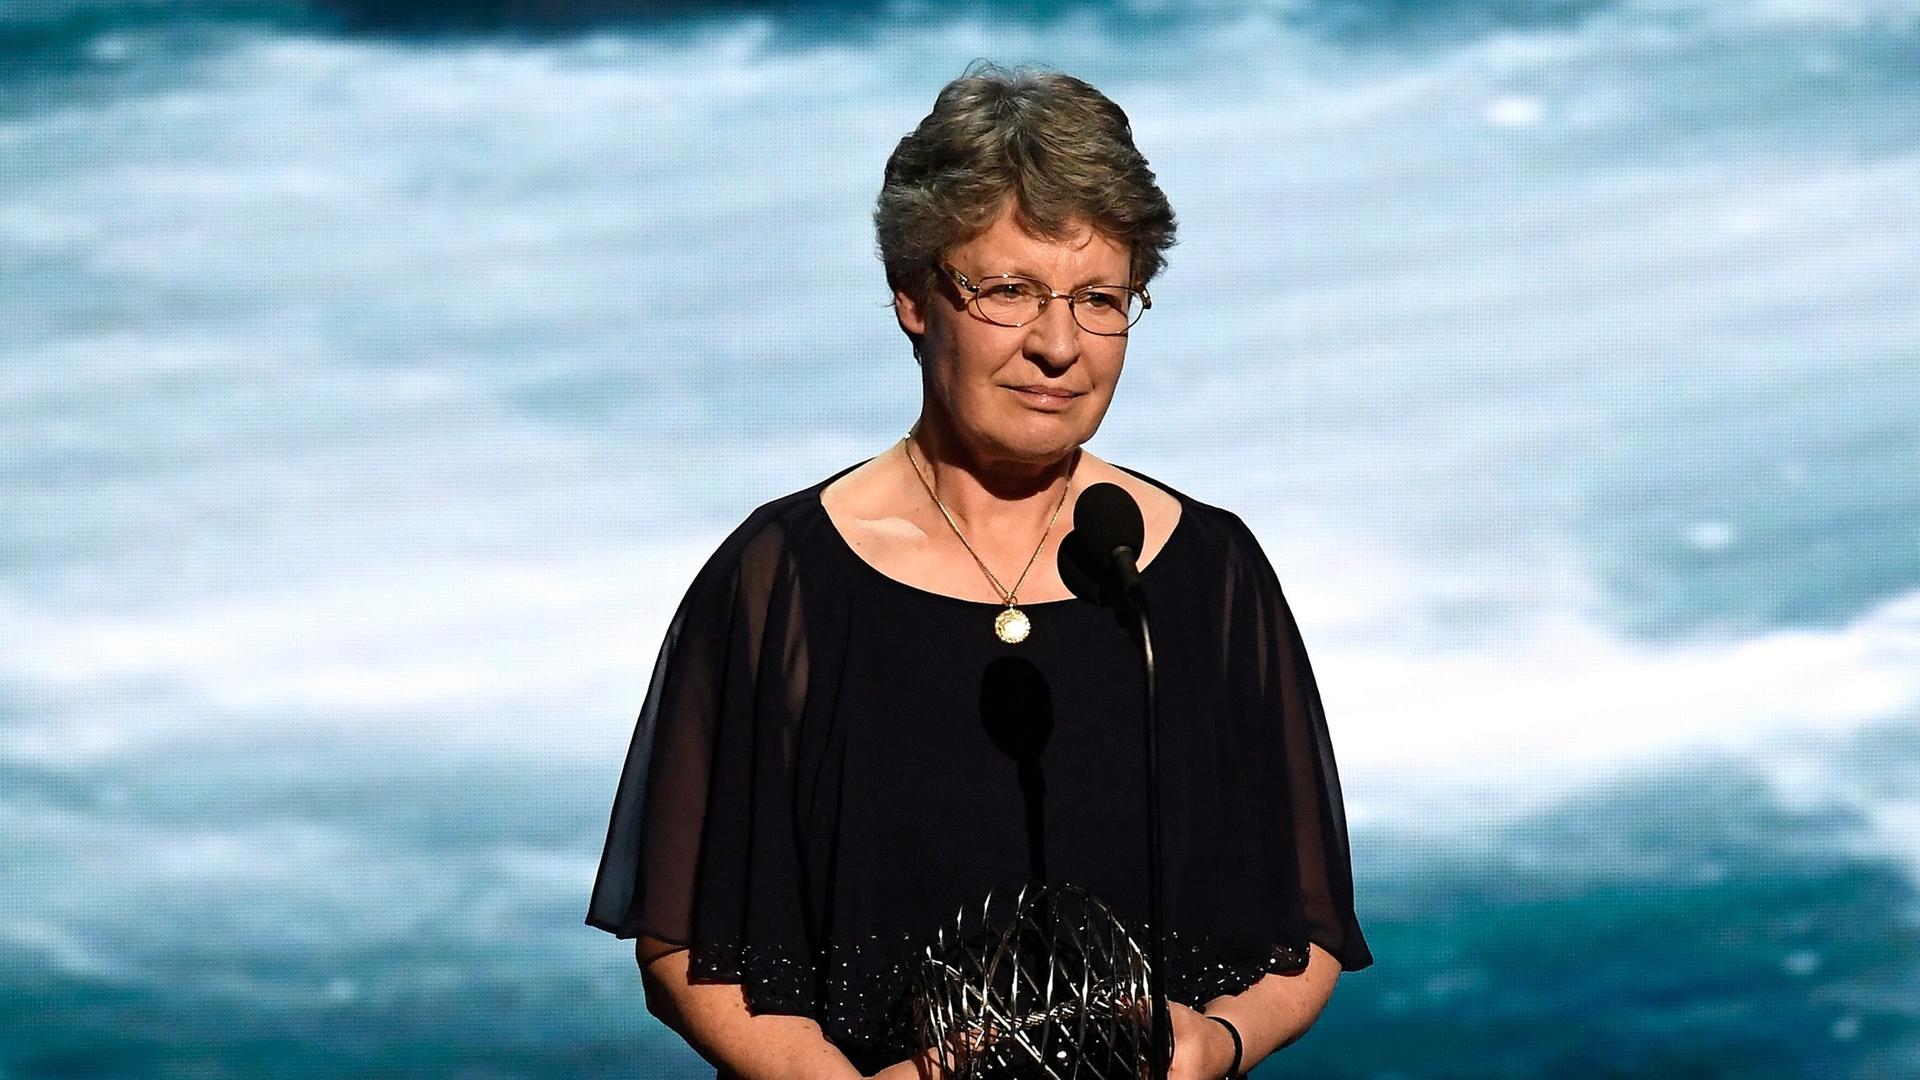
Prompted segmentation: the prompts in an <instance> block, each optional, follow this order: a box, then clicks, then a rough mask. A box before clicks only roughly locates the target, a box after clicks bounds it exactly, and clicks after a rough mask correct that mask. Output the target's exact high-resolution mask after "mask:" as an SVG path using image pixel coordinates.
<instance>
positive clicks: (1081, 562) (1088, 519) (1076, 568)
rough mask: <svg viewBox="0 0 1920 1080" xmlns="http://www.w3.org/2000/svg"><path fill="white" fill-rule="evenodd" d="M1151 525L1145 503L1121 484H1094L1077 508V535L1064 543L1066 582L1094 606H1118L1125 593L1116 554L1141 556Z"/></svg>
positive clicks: (1062, 555)
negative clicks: (1120, 551) (1121, 551)
mask: <svg viewBox="0 0 1920 1080" xmlns="http://www.w3.org/2000/svg"><path fill="white" fill-rule="evenodd" d="M1146 538H1147V526H1146V522H1145V521H1144V520H1143V519H1142V518H1141V516H1140V504H1139V503H1136V502H1134V501H1133V496H1131V495H1129V494H1127V493H1126V490H1125V489H1124V488H1122V487H1120V486H1119V485H1118V484H1094V485H1093V486H1092V487H1089V488H1087V489H1086V490H1084V491H1082V492H1081V493H1080V497H1079V498H1078V499H1076V500H1074V504H1073V531H1072V532H1070V533H1068V534H1067V535H1066V536H1064V537H1062V538H1061V540H1060V554H1059V558H1058V562H1059V566H1060V580H1061V581H1063V582H1065V583H1066V586H1067V588H1069V589H1071V590H1073V595H1075V596H1077V597H1079V598H1080V599H1082V600H1085V601H1087V602H1089V603H1094V604H1101V605H1103V606H1106V607H1114V606H1116V602H1117V600H1118V599H1119V597H1120V595H1121V589H1120V582H1119V575H1118V574H1117V573H1116V572H1115V570H1114V565H1113V551H1114V549H1115V548H1120V547H1124V548H1127V549H1128V550H1130V551H1132V552H1133V553H1134V556H1135V557H1136V558H1138V557H1139V554H1140V545H1142V544H1143V543H1145V542H1146Z"/></svg>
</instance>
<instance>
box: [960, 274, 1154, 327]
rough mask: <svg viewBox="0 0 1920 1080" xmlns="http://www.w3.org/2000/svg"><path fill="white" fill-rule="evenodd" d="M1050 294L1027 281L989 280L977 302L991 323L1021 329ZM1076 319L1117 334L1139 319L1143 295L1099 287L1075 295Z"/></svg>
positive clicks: (982, 288)
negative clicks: (1019, 327)
mask: <svg viewBox="0 0 1920 1080" xmlns="http://www.w3.org/2000/svg"><path fill="white" fill-rule="evenodd" d="M1050 296H1051V293H1050V292H1049V290H1048V289H1047V288H1046V287H1045V286H1044V285H1042V284H1040V283H1039V282H1037V281H1029V280H1027V279H1026V278H1013V277H998V278H988V279H987V280H985V281H983V282H981V283H980V291H979V292H978V293H977V294H975V298H974V299H975V303H976V304H977V305H978V308H979V311H980V314H981V315H982V316H983V317H984V318H986V319H987V321H989V322H995V323H999V324H1000V325H1002V326H1022V325H1025V324H1026V323H1030V322H1032V321H1033V320H1035V319H1037V318H1039V317H1040V312H1041V310H1042V308H1043V306H1044V305H1045V303H1046V301H1047V300H1048V299H1049V298H1050ZM1072 308H1073V318H1074V321H1076V322H1078V323H1079V324H1080V325H1081V326H1082V327H1083V328H1085V329H1087V330H1089V331H1092V332H1093V333H1096V334H1117V333H1119V332H1120V331H1122V330H1125V329H1126V328H1127V327H1129V326H1132V325H1133V324H1134V321H1135V320H1137V319H1138V318H1139V317H1140V312H1141V304H1140V295H1139V294H1138V293H1136V292H1134V291H1133V290H1132V289H1126V288H1122V287H1120V286H1118V285H1096V286H1094V287H1092V288H1088V289H1082V290H1080V291H1079V292H1077V293H1074V294H1073V300H1072Z"/></svg>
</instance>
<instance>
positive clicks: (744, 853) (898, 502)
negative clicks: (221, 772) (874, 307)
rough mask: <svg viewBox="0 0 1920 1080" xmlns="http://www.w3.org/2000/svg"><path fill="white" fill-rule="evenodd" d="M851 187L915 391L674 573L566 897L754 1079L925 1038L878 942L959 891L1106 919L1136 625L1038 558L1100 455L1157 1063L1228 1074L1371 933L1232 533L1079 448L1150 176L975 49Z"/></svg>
mask: <svg viewBox="0 0 1920 1080" xmlns="http://www.w3.org/2000/svg"><path fill="white" fill-rule="evenodd" d="M875 220H876V224H877V226H878V233H879V243H880V251H881V254H882V257H883V259H884V261H885V264H886V272H887V279H888V282H889V284H890V285H891V286H892V289H893V296H894V301H895V304H894V306H895V310H896V313H897V316H898V319H899V323H900V327H901V329H902V330H904V331H905V332H906V335H907V337H908V339H909V340H910V341H911V343H912V347H913V354H914V356H915V357H916V359H917V360H918V361H919V363H920V365H921V375H922V379H921V384H922V389H923V397H922V401H921V408H920V414H919V418H918V419H917V420H916V421H915V423H914V424H913V427H912V429H911V431H910V432H909V433H908V434H907V435H906V436H905V437H904V438H902V439H901V440H900V441H899V442H897V443H895V444H893V445H892V446H889V447H888V448H886V449H885V450H883V451H882V452H880V453H878V454H876V455H875V456H874V457H872V458H871V459H869V460H867V461H864V462H862V463H860V464H858V465H856V466H854V467H851V468H849V469H847V470H844V471H842V472H840V473H838V474H836V475H834V476H832V477H829V478H828V479H826V480H823V481H821V482H819V483H817V484H814V485H813V486H811V487H808V488H806V489H805V490H803V491H798V492H795V493H793V494H791V495H787V496H785V497H782V498H779V499H775V500H774V501H772V502H769V503H767V504H765V505H764V506H762V507H760V508H759V509H758V510H756V511H755V512H754V513H753V514H752V515H751V516H750V517H749V518H748V519H747V520H746V521H745V522H744V523H743V524H742V525H740V527H739V528H738V529H736V530H735V531H734V532H733V534H732V535H731V536H729V537H728V538H727V540H726V541H725V542H724V543H723V544H722V545H721V546H720V548H719V550H718V551H717V552H715V554H714V555H713V557H712V559H711V560H709V561H708V563H707V564H706V566H705V568H704V569H702V570H701V572H700V573H699V574H698V576H697V577H696V578H695V580H694V582H693V584H692V587H691V588H690V589H689V591H688V592H687V595H686V598H685V600H684V601H683V602H682V604H681V606H680V608H679V610H678V612H677V613H676V614H675V616H674V618H673V622H672V625H671V626H670V627H669V629H668V631H667V635H666V640H665V643H664V645H663V646H662V648H661V651H660V657H659V661H658V663H657V665H656V666H655V668H654V672H653V681H652V684H651V686H650V688H649V690H648V693H647V697H646V701H645V703H644V705H643V707H642V710H641V713H640V717H639V722H638V725H637V730H636V733H635V736H634V741H633V746H632V750H631V752H630V756H629V758H628V761H627V765H626V770H625V773H624V774H623V776H622V779H621V784H620V788H619V791H618V793H617V796H616V800H615V804H614V809H613V815H612V821H611V823H610V826H609V830H608V836H607V844H606V849H605V854H604V856H603V858H602V862H601V865H600V871H599V876H598V879H597V880H596V882H595V885H594V891H593V897H592V904H591V908H590V912H589V915H588V917H587V921H588V923H589V924H591V925H593V926H596V927H599V928H601V929H604V930H608V931H610V932H612V933H614V934H616V935H618V936H619V937H622V938H633V939H635V940H636V944H637V956H638V960H639V963H640V965H641V968H642V971H643V981H644V985H645V987H646V994H647V1002H648V1006H649V1008H650V1009H651V1010H652V1011H653V1012H654V1013H655V1015H657V1016H659V1017H660V1018H661V1019H662V1020H663V1021H664V1022H665V1023H666V1024H667V1025H668V1026H670V1027H672V1028H673V1029H674V1030H675V1031H677V1032H679V1033H680V1034H681V1035H682V1036H683V1037H685V1038H686V1040H687V1041H688V1042H689V1043H690V1044H691V1045H692V1046H693V1047H694V1049H696V1050H697V1051H699V1052H700V1053H701V1054H702V1055H703V1056H705V1057H706V1058H707V1059H708V1060H709V1061H711V1062H713V1063H714V1064H715V1065H717V1066H718V1067H719V1069H720V1071H721V1073H722V1074H723V1075H734V1076H741V1077H752V1078H760V1077H765V1078H775V1077H852V1076H856V1075H863V1074H879V1075H886V1076H894V1075H899V1076H901V1077H907V1076H913V1075H915V1073H916V1071H926V1070H927V1069H928V1068H929V1065H928V1062H927V1059H926V1058H925V1057H924V1056H917V1055H916V1054H915V1049H916V1048H915V1047H914V1046H913V1045H912V1044H911V1042H910V1041H909V1035H908V1034H905V1033H904V1032H905V1029H904V1028H903V1025H902V1024H901V1022H900V1018H901V1016H902V1015H903V1013H904V1011H905V1010H904V1006H903V999H904V998H905V997H906V996H907V994H908V980H907V976H906V972H907V970H908V967H909V965H910V964H911V962H912V960H913V957H914V956H915V954H916V953H917V952H918V951H920V950H922V949H924V948H925V946H926V944H927V942H928V940H929V935H930V934H932V933H933V931H934V930H935V928H936V927H938V926H940V925H942V924H945V923H947V922H949V921H950V919H951V917H952V915H953V913H954V912H955V911H956V910H959V909H961V908H963V907H964V906H965V905H967V904H969V903H972V902H977V901H979V899H980V898H981V897H982V896H983V895H985V894H987V893H988V892H989V891H990V890H993V889H1007V888H1015V887H1018V886H1019V885H1020V884H1021V883H1023V882H1028V881H1032V880H1035V879H1039V880H1044V881H1068V882H1073V883H1076V884H1078V885H1081V886H1084V887H1085V888H1087V889H1088V890H1090V891H1091V892H1092V893H1093V894H1095V895H1096V896H1098V897H1100V898H1102V899H1103V900H1105V901H1106V903H1108V904H1109V905H1111V906H1112V908H1113V909H1114V910H1115V911H1116V912H1118V913H1120V914H1121V915H1122V916H1124V917H1126V918H1128V919H1129V920H1131V921H1132V922H1133V923H1134V925H1136V926H1137V925H1138V924H1139V922H1140V921H1141V919H1142V918H1143V916H1144V914H1145V912H1146V910H1147V903H1146V891H1145V889H1146V885H1145V882H1146V880H1147V874H1146V870H1145V865H1144V864H1145V858H1144V851H1143V844H1142V843H1141V839H1140V838H1141V837H1142V836H1143V835H1144V830H1145V821H1146V819H1145V816H1144V811H1143V810H1142V809H1141V798H1140V791H1141V789H1142V779H1141V778H1142V775H1143V772H1142V770H1143V761H1142V759H1143V756H1144V755H1143V751H1142V740H1141V739H1140V736H1139V731H1140V723H1141V701H1142V697H1143V694H1142V686H1143V684H1142V682H1141V678H1142V676H1141V673H1140V665H1139V658H1138V654H1137V651H1136V649H1135V646H1134V645H1133V643H1132V642H1131V641H1130V640H1129V638H1128V636H1127V633H1126V631H1125V630H1124V629H1123V628H1122V627H1121V626H1120V625H1119V624H1118V622H1117V621H1116V620H1115V619H1114V618H1113V617H1112V616H1111V614H1110V613H1108V612H1106V611H1105V610H1103V609H1100V608H1097V607H1095V606H1094V605H1092V604H1088V603H1085V602H1083V601H1080V600H1077V599H1075V598H1074V597H1073V595H1072V594H1071V593H1070V592H1069V590H1068V588H1067V585H1066V584H1065V583H1064V582H1063V581H1062V579H1061V576H1060V571H1059V568H1058V565H1057V562H1056V554H1057V551H1058V548H1059V545H1060V541H1061V537H1062V535H1063V534H1064V533H1065V532H1066V531H1067V530H1066V528H1065V526H1064V525H1063V523H1062V518H1063V517H1065V516H1067V515H1070V514H1071V513H1072V510H1073V504H1074V501H1075V499H1076V498H1077V496H1078V494H1079V493H1080V492H1081V491H1084V490H1085V489H1086V488H1088V487H1089V486H1090V485H1093V484H1097V483H1102V482H1105V483H1111V484H1117V485H1119V486H1120V487H1121V488H1123V489H1124V490H1125V491H1126V492H1128V493H1129V494H1131V495H1132V497H1133V498H1134V500H1135V501H1136V502H1137V503H1138V504H1139V506H1140V507H1141V510H1142V516H1143V517H1144V520H1145V526H1146V539H1145V543H1144V545H1143V547H1142V551H1141V559H1140V562H1141V566H1142V567H1143V580H1144V582H1145V588H1146V590H1147V594H1148V596H1149V597H1150V599H1151V602H1152V606H1153V616H1154V626H1155V642H1156V652H1157V658H1158V663H1157V668H1158V673H1159V675H1158V688H1157V694H1158V697H1157V700H1158V701H1159V702H1160V705H1159V710H1160V713H1161V721H1160V723H1161V731H1162V734H1161V740H1162V741H1161V751H1160V754H1161V770H1162V789H1163V803H1164V809H1163V815H1164V817H1163V835H1164V837H1165V842H1164V859H1163V863H1164V867H1165V906H1164V913H1165V914H1164V922H1165V928H1164V929H1165V933H1166V939H1167V942H1168V957H1167V971H1166V977H1167V986H1168V995H1169V997H1170V999H1172V1002H1173V1004H1172V1006H1171V1012H1172V1017H1171V1019H1172V1027H1173V1035H1174V1055H1173V1061H1172V1065H1171V1071H1170V1075H1172V1076H1175V1077H1179V1078H1182V1080H1217V1078H1218V1077H1221V1076H1225V1075H1227V1074H1228V1073H1229V1071H1230V1070H1232V1071H1242V1072H1243V1071H1245V1070H1247V1069H1251V1068H1252V1067H1253V1066H1254V1065H1255V1064H1256V1063H1258V1062H1259V1061H1260V1060H1261V1059H1263V1058H1264V1057H1266V1056H1267V1055H1268V1054H1270V1053H1272V1052H1273V1051H1274V1050H1276V1049H1277V1048H1279V1047H1281V1046H1284V1045H1286V1044H1287V1043H1288V1042H1290V1041H1291V1040H1293V1039H1294V1038H1296V1037H1298V1036H1299V1035H1300V1034H1301V1032H1303V1031H1304V1030H1305V1029H1306V1028H1307V1026H1308V1025H1309V1024H1311V1023H1312V1022H1313V1020H1314V1018H1315V1017H1316V1016H1317V1015H1318V1014H1319V1012H1320V1009H1321V1007H1322V1006H1323V1005H1324V1004H1325V1002H1326V1000H1327V997H1328V995H1329V994H1330V993H1331V992H1332V989H1333V985H1334V981H1335V979H1336V978H1337V977H1338V975H1339V973H1340V971H1341V970H1342V969H1346V970H1352V969H1355V968H1359V967H1363V966H1365V965H1366V964H1368V963H1370V962H1371V956H1370V955H1369V953H1368V951H1367V946H1366V942H1365V941H1364V939H1363V938H1362V936H1361V932H1360V928H1359V925H1358V923H1357V921H1356V919H1355V917H1354V911H1353V897H1352V880H1351V872H1350V868H1349V858H1348V850H1347V841H1346V829H1345V819H1344V814H1343V811H1342V805H1341V799H1340V791H1339V784H1338V780H1337V778H1336V773H1335V768H1334V761H1333V756H1332V749H1331V745H1330V743H1329V740H1328V737H1327V731H1326V726H1325V722H1324V719H1323V718H1322V715H1321V711H1320V703H1319V697H1318V693H1317V691H1316V689H1315V686H1314V682H1313V676H1312V672H1311V669H1310V668H1309V666H1308V663H1307V657H1306V653H1305V651H1304V649H1303V647H1302V645H1301V643H1300V638H1299V635H1298V633H1297V631H1296V628H1295V625H1294V622H1293V618H1292V615H1291V613H1290V612H1289V610H1288V608H1287V605H1286V601H1285V600H1284V598H1283V597H1282V595H1281V592H1280V588H1279V584H1278V582H1277V581H1276V580H1275V577H1274V573H1273V570H1272V568H1271V567H1270V565H1269V564H1268V562H1267V560H1266V559H1265V557H1264V556H1263V555H1262V553H1261V551H1260V547H1259V544H1258V543H1257V541H1256V540H1255V539H1254V537H1253V536H1252V535H1251V534H1250V533H1249V531H1248V530H1247V528H1246V526H1245V525H1244V524H1243V523H1242V522H1241V521H1240V519H1239V518H1238V517H1236V516H1234V515H1233V514H1231V513H1229V512H1227V511H1225V510H1221V509H1218V508H1216V507H1213V506H1209V505H1207V504H1205V503H1202V502H1199V501H1196V500H1194V499H1192V498H1190V497H1188V496H1185V495H1183V494H1181V493H1179V492H1177V491H1175V490H1173V489H1172V488H1169V487H1167V486H1166V485H1164V484H1160V483H1158V482H1156V481H1153V480H1151V479H1149V478H1147V477H1145V476H1143V475H1141V474H1139V473H1136V472H1133V471H1130V470H1127V469H1123V468H1120V467H1118V466H1115V465H1113V464H1110V463H1108V462H1106V461H1103V460H1101V459H1100V458H1098V457H1096V456H1094V455H1093V454H1091V453H1089V452H1087V451H1086V450H1085V449H1084V444H1085V443H1086V442H1087V441H1088V440H1089V439H1090V438H1092V437H1093V434H1094V432H1095V431H1096V430H1098V429H1099V426H1100V420H1101V418H1102V417H1103V416H1104V415H1105V414H1106V411H1107V407H1108V406H1109V405H1110V404H1111V403H1112V401H1113V395H1114V390H1115V388H1116V386H1117V385H1118V383H1119V379H1120V373H1121V368H1122V366H1123V363H1124V361H1125V359H1126V350H1127V342H1128V333H1129V330H1130V328H1132V327H1133V325H1134V324H1135V323H1136V321H1137V320H1138V319H1139V318H1140V317H1141V314H1142V313H1143V312H1144V311H1145V310H1146V309H1147V308H1148V307H1149V306H1150V303H1151V301H1150V298H1149V296H1148V292H1147V285H1148V282H1149V281H1150V280H1151V279H1152V278H1153V276H1154V274H1155V273H1156V272H1157V271H1158V270H1159V269H1160V268H1161V266H1162V265H1163V264H1164V252H1165V250H1166V248H1167V247H1168V246H1169V245H1170V244H1171V243H1172V241H1173V232H1174V219H1173V213H1172V210H1171V209H1170V207H1169V206H1168V204H1167V200H1166V197H1165V196H1164V195H1163V194H1162V193H1161V191H1160V189H1159V188H1158V187H1157V186H1156V184H1155V182H1154V177H1153V173H1152V172H1151V171H1150V170H1149V169H1148V167H1147V163H1146V161H1145V159H1144V158H1143V157H1142V156H1141V155H1140V153H1139V151H1138V150H1136V149H1135V147H1134V145H1133V141H1132V136H1131V131H1130V128H1129V125H1128V122H1127V119H1126V116H1125V114H1124V113H1122V112H1121V110H1120V108H1119V107H1118V106H1116V105H1115V104H1113V102H1111V101H1109V100H1108V99H1107V98H1106V97H1104V96H1103V95H1101V94H1100V93H1099V92H1098V91H1097V90H1095V89H1094V88H1092V87H1090V86H1088V85H1087V84H1085V83H1083V82H1081V81H1079V80H1077V79H1073V78H1070V77H1067V76H1064V75H1057V74H1020V75H1009V74H1008V73H1006V72H1003V71H1000V70H998V69H994V68H986V69H983V70H980V71H976V72H973V73H970V74H969V75H968V76H966V77H963V78H961V79H959V80H956V81H955V82H953V83H952V84H950V85H948V86H947V87H946V88H945V89H944V90H943V91H942V92H941V94H940V96H939V98H938V100H937V101H936V102H935V104H934V108H933V111H932V113H931V114H929V115H928V116H927V118H926V119H925V120H924V121H923V122H922V123H921V124H920V126H919V127H918V129H917V130H915V131H914V132H913V133H912V134H910V135H908V136H907V137H906V138H904V139H902V140H901V142H900V144H899V147H898V148H897V149H896V150H895V152H894V154H893V156H892V158H891V159H890V160H889V161H888V163H887V168H886V179H885V184H884V187H883V188H882V190H881V193H880V199H879V206H878V210H877V211H876V213H875ZM1251 464H1253V463H1246V462H1242V463H1238V464H1236V465H1235V466H1234V467H1237V468H1242V467H1248V466H1249V465H1251ZM1068 520H1071V519H1070V518H1068Z"/></svg>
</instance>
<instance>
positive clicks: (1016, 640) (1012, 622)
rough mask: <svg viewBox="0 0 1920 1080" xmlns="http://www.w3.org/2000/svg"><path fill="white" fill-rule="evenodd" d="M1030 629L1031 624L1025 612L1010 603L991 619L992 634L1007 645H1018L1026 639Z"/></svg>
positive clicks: (1031, 627)
mask: <svg viewBox="0 0 1920 1080" xmlns="http://www.w3.org/2000/svg"><path fill="white" fill-rule="evenodd" d="M1032 629H1033V624H1032V623H1030V622H1028V621H1027V613H1026V612H1024V611H1021V610H1020V609H1019V608H1017V607H1014V606H1013V605H1012V604H1008V605H1007V610H1005V611H1003V612H1001V613H1000V614H998V615H996V616H994V619H993V635H994V636H995V637H997V638H999V639H1000V640H1001V641H1004V642H1006V643H1007V644H1009V645H1018V644H1020V643H1021V642H1023V641H1025V640H1027V634H1028V632H1030V631H1031V630H1032Z"/></svg>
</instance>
